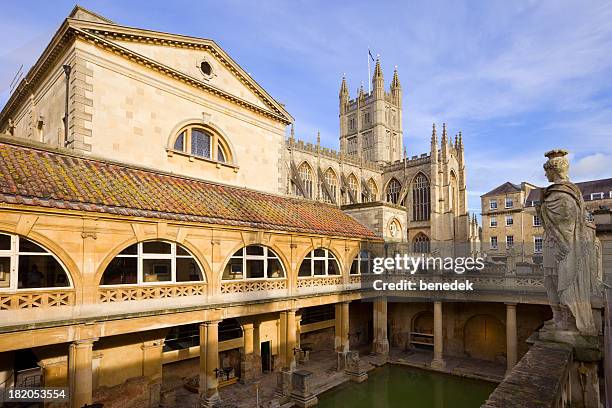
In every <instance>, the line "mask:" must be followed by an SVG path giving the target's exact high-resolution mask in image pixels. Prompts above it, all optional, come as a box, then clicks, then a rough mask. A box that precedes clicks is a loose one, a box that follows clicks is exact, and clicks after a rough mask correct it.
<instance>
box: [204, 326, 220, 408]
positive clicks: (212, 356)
mask: <svg viewBox="0 0 612 408" xmlns="http://www.w3.org/2000/svg"><path fill="white" fill-rule="evenodd" d="M220 322H221V321H220V320H213V321H210V322H205V323H202V324H200V387H199V388H200V389H199V392H200V403H201V406H203V407H213V406H214V404H215V403H217V402H219V400H220V398H219V392H218V391H217V385H218V380H217V372H218V371H215V370H218V369H220V367H219V323H220Z"/></svg>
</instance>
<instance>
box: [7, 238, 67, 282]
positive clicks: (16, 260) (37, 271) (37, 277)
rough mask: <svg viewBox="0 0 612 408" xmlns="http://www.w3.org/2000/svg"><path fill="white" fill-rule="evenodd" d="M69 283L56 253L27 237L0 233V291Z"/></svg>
mask: <svg viewBox="0 0 612 408" xmlns="http://www.w3.org/2000/svg"><path fill="white" fill-rule="evenodd" d="M70 287H72V282H71V280H70V276H69V274H68V273H67V272H66V268H65V267H64V266H63V265H62V264H61V263H60V261H59V260H58V259H57V258H56V257H55V255H53V254H52V253H51V252H49V251H48V250H46V249H45V248H43V247H42V246H40V245H39V244H37V243H35V242H34V241H31V240H29V239H27V238H24V237H20V236H18V235H11V234H0V291H13V290H19V289H41V288H70Z"/></svg>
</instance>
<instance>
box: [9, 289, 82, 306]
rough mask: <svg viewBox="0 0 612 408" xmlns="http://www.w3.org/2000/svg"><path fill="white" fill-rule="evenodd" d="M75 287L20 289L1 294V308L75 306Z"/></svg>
mask: <svg viewBox="0 0 612 408" xmlns="http://www.w3.org/2000/svg"><path fill="white" fill-rule="evenodd" d="M74 303H75V295H74V290H73V289H55V290H37V289H32V290H31V291H19V292H17V293H6V294H4V293H2V294H0V310H14V309H33V308H39V307H57V306H73V305H74Z"/></svg>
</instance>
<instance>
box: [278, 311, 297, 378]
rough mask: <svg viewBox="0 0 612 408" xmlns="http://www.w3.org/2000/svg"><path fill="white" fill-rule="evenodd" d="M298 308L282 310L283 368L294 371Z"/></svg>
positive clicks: (281, 342) (281, 341)
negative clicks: (296, 313)
mask: <svg viewBox="0 0 612 408" xmlns="http://www.w3.org/2000/svg"><path fill="white" fill-rule="evenodd" d="M296 311H297V310H295V309H290V310H284V311H282V312H280V332H281V338H280V344H281V353H282V357H281V358H282V359H283V370H288V371H293V370H294V369H295V352H294V349H295V346H296V343H295V335H296V320H295V312H296Z"/></svg>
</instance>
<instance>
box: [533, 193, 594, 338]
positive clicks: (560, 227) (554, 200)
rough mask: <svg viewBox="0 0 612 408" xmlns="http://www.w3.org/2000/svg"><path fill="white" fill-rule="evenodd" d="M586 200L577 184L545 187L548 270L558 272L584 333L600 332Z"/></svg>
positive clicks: (563, 297)
mask: <svg viewBox="0 0 612 408" xmlns="http://www.w3.org/2000/svg"><path fill="white" fill-rule="evenodd" d="M585 215H586V213H585V210H584V201H583V199H582V194H581V193H580V190H579V189H578V187H576V185H574V184H573V183H570V182H562V183H555V184H552V185H551V186H549V187H548V188H546V189H544V191H543V196H542V205H541V209H540V216H541V217H542V223H543V224H544V260H543V262H544V265H543V266H544V271H545V273H548V274H553V275H557V279H558V286H557V292H558V295H559V300H560V302H561V304H562V305H565V306H567V307H568V308H569V309H570V311H571V312H572V314H573V315H574V317H575V318H576V327H577V328H578V330H579V331H580V332H581V333H583V334H596V333H597V331H596V328H595V323H594V321H593V314H592V311H591V298H590V296H591V265H592V259H593V257H594V253H593V250H592V244H593V242H589V241H591V240H592V234H591V233H590V231H587V226H586V220H585Z"/></svg>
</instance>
